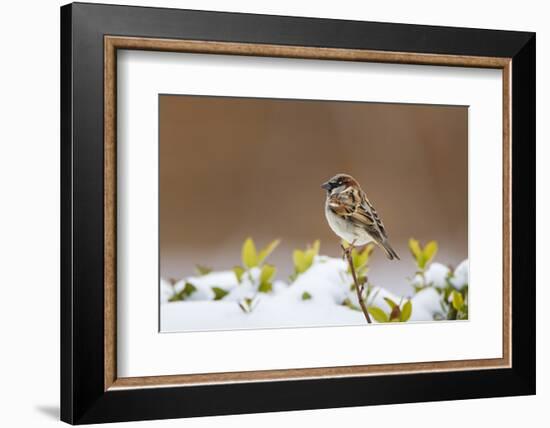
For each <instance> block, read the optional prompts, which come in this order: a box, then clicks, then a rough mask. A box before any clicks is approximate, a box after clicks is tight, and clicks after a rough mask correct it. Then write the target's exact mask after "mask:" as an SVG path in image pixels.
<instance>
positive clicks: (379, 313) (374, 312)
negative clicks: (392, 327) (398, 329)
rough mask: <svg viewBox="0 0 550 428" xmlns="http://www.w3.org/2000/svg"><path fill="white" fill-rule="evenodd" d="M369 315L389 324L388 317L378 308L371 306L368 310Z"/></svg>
mask: <svg viewBox="0 0 550 428" xmlns="http://www.w3.org/2000/svg"><path fill="white" fill-rule="evenodd" d="M368 311H369V314H371V315H372V317H373V318H374V319H375V320H376V321H378V322H388V321H389V320H388V315H386V313H385V312H384V311H383V310H382V309H380V308H379V307H377V306H370V307H369V308H368Z"/></svg>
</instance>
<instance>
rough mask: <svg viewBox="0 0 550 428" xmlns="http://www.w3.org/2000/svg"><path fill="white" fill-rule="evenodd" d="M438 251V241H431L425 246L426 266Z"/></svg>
mask: <svg viewBox="0 0 550 428" xmlns="http://www.w3.org/2000/svg"><path fill="white" fill-rule="evenodd" d="M436 253H437V242H435V241H430V242H428V243H427V244H426V246H425V247H424V251H423V254H424V266H426V265H427V264H428V263H430V262H431V261H432V260H433V258H434V257H435V255H436Z"/></svg>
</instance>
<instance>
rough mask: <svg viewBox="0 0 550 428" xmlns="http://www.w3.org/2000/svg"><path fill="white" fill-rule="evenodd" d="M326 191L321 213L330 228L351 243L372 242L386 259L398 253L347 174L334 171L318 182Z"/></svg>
mask: <svg viewBox="0 0 550 428" xmlns="http://www.w3.org/2000/svg"><path fill="white" fill-rule="evenodd" d="M321 188H323V189H325V190H326V191H327V198H326V201H325V216H326V218H327V221H328V224H329V226H330V228H331V229H332V231H333V232H334V233H336V235H338V236H339V237H340V238H342V239H344V240H345V241H347V242H349V243H350V244H351V245H352V246H355V245H359V246H362V245H366V244H368V243H369V242H374V243H375V244H376V245H378V246H379V247H380V248H382V249H383V250H384V252H385V253H386V256H387V257H388V259H390V260H393V259H397V260H399V256H398V255H397V253H396V252H395V250H394V249H393V248H392V247H391V245H390V243H389V242H388V235H387V234H386V228H385V227H384V223H382V220H381V219H380V217H379V216H378V213H377V212H376V210H375V209H374V206H373V205H372V204H371V203H370V201H369V199H368V198H367V195H366V194H365V192H363V190H362V189H361V186H360V185H359V183H358V182H357V180H355V178H353V177H352V176H351V175H348V174H337V175H335V176H334V177H332V178H331V179H330V180H328V181H327V182H326V183H323V184H322V185H321Z"/></svg>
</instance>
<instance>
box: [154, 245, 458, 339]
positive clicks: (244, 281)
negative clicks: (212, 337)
mask: <svg viewBox="0 0 550 428" xmlns="http://www.w3.org/2000/svg"><path fill="white" fill-rule="evenodd" d="M449 272H450V271H449V268H447V267H446V266H443V265H441V264H438V263H433V264H431V266H430V267H429V269H428V270H427V271H426V272H425V280H426V281H427V283H430V284H432V285H434V286H435V287H437V286H439V285H441V286H443V285H444V283H445V280H446V278H447V276H448V275H449ZM455 272H456V275H455V277H454V278H453V279H452V280H454V281H457V282H461V283H464V284H466V283H467V281H468V278H467V274H468V268H467V261H465V262H463V263H462V264H461V265H459V267H458V268H457V269H456V271H455ZM259 277H260V269H259V268H252V269H250V270H249V271H247V272H245V274H244V275H243V276H242V278H241V282H240V283H239V281H238V280H237V277H236V275H235V273H234V272H233V271H231V270H229V271H219V272H211V273H208V274H206V275H202V276H194V277H188V278H185V279H184V280H181V281H179V282H177V283H175V284H170V283H169V282H168V281H166V280H164V279H163V280H161V308H160V314H161V317H160V319H161V331H163V332H175V331H200V330H233V329H258V328H281V327H313V326H339V325H363V324H365V323H366V321H365V317H364V315H363V313H362V312H361V311H360V310H357V309H354V308H353V307H354V306H355V307H358V300H357V296H356V293H355V290H353V289H351V288H350V285H351V284H352V283H353V280H352V278H351V275H350V274H349V273H348V272H347V264H346V262H345V261H344V260H342V259H337V258H331V257H326V256H316V257H315V260H314V263H313V265H312V266H311V267H310V268H309V269H308V270H307V271H306V272H304V273H302V274H300V275H299V276H298V277H297V278H296V279H295V280H294V281H291V280H288V281H281V280H275V281H274V282H273V283H272V291H270V292H268V293H264V292H259V291H258V283H259ZM452 280H451V281H452ZM416 281H417V279H413V280H412V283H413V284H414V283H415V282H416ZM186 284H191V285H192V287H191V289H190V293H189V294H188V295H186V296H185V297H184V300H181V301H169V299H170V298H171V297H172V296H173V295H174V293H177V292H181V291H182V290H184V289H185V287H186ZM434 286H431V287H427V288H425V289H423V290H421V291H419V292H417V293H415V292H414V288H413V287H412V286H411V291H410V295H409V296H396V295H394V294H392V293H390V292H388V291H387V290H385V289H383V288H379V287H376V286H373V287H372V290H371V292H370V294H369V297H368V299H367V302H368V304H369V306H371V305H373V306H377V307H379V308H382V309H384V310H385V311H386V312H388V313H389V312H390V308H389V307H388V303H387V302H386V300H385V298H390V299H391V300H392V301H394V302H396V303H397V304H399V303H400V302H405V301H406V300H408V299H409V298H410V300H411V303H412V314H411V317H410V321H432V320H433V319H434V314H435V313H437V312H438V311H440V310H441V303H440V299H441V297H440V294H439V293H438V292H437V291H436V288H435V287H434ZM456 286H459V285H458V284H456ZM188 287H189V286H188ZM215 289H216V290H217V292H215V291H214V290H215ZM220 290H223V291H221V294H222V295H223V297H221V298H220ZM216 296H217V297H218V299H219V300H215V298H216ZM344 303H347V304H344ZM242 306H244V307H242ZM249 309H250V310H249Z"/></svg>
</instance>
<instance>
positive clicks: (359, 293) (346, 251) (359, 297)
mask: <svg viewBox="0 0 550 428" xmlns="http://www.w3.org/2000/svg"><path fill="white" fill-rule="evenodd" d="M342 249H343V250H344V255H345V256H346V259H347V260H348V264H349V269H350V271H351V276H352V277H353V282H354V283H355V291H356V292H357V300H359V306H361V311H363V314H364V315H365V318H366V320H367V323H369V324H371V323H372V320H371V319H370V315H369V311H368V309H367V305H366V303H365V301H364V300H363V290H364V288H363V286H362V285H360V284H359V281H357V275H356V273H355V267H354V266H353V258H352V256H351V252H352V250H353V245H350V246H349V247H348V248H344V246H342Z"/></svg>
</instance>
